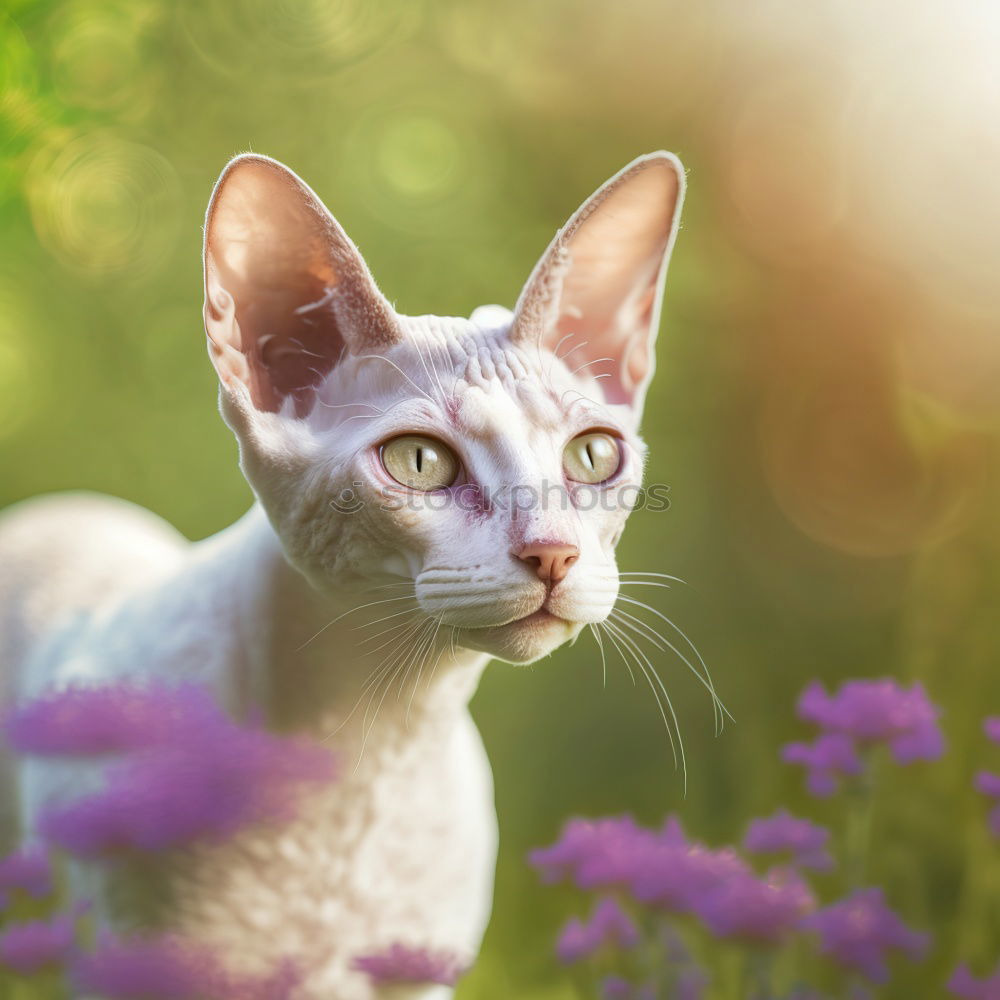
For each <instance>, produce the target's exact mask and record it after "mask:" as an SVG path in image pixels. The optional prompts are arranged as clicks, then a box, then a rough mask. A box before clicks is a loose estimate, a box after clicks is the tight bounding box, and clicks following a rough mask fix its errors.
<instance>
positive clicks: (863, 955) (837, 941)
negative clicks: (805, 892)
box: [804, 889, 929, 983]
mask: <svg viewBox="0 0 1000 1000" xmlns="http://www.w3.org/2000/svg"><path fill="white" fill-rule="evenodd" d="M804 926H805V927H807V928H809V929H811V930H814V931H815V932H816V933H817V935H818V936H819V939H820V950H821V951H822V952H823V953H824V954H826V955H832V956H833V957H834V958H835V959H836V960H837V961H838V962H839V963H840V964H841V965H842V966H844V967H845V968H847V969H853V970H854V971H855V972H858V973H860V974H861V975H863V976H865V977H866V978H867V979H870V980H871V981H872V982H873V983H882V982H885V980H886V979H888V978H889V969H888V966H887V965H886V961H885V956H886V954H887V953H888V952H890V951H901V952H904V953H905V954H907V955H909V956H910V957H911V958H921V957H922V956H923V954H924V953H925V951H926V950H927V946H928V943H929V939H928V937H927V935H926V934H919V933H917V932H915V931H912V930H910V928H909V927H907V926H906V924H904V923H903V921H902V920H900V919H899V917H898V916H896V914H895V913H893V911H892V910H890V909H889V907H888V906H887V905H886V902H885V896H884V894H883V893H882V890H881V889H859V890H857V891H856V892H854V893H852V894H851V895H850V896H848V897H847V898H846V899H843V900H841V901H840V902H837V903H834V904H832V905H831V906H828V907H826V908H825V909H822V910H819V911H818V912H817V913H814V914H813V915H812V916H811V917H809V918H808V919H807V920H806V921H805V922H804Z"/></svg>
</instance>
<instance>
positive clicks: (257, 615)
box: [213, 505, 489, 742]
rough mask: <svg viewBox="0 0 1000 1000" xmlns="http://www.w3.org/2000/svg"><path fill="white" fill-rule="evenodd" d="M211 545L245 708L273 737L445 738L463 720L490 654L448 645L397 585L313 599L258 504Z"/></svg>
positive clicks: (444, 630) (446, 634)
mask: <svg viewBox="0 0 1000 1000" xmlns="http://www.w3.org/2000/svg"><path fill="white" fill-rule="evenodd" d="M217 539H218V541H217V543H216V545H218V546H220V547H221V548H222V549H223V552H221V553H219V552H216V553H214V554H213V558H218V556H219V555H221V556H222V558H223V559H226V560H228V563H229V565H228V573H227V575H228V576H229V583H230V586H231V587H232V589H233V591H234V593H233V597H234V600H235V602H236V609H235V611H236V615H237V620H238V633H239V639H238V645H239V649H238V651H237V653H236V659H237V661H238V667H237V670H238V672H239V678H238V681H237V688H238V690H239V694H238V698H239V700H240V701H241V702H243V704H244V706H245V707H246V708H248V709H250V710H255V709H258V710H262V711H263V713H264V715H265V717H266V718H267V719H268V720H269V721H270V723H271V724H272V725H274V726H275V727H277V728H280V729H286V730H296V731H301V732H308V733H311V734H314V735H321V736H326V735H328V734H329V733H331V732H333V731H334V730H336V731H337V733H338V734H339V741H340V742H356V741H357V739H358V738H361V739H365V738H367V739H372V738H375V739H377V738H379V736H380V735H391V736H392V737H393V738H396V739H405V738H406V736H405V734H410V735H412V736H416V735H419V734H421V733H427V732H433V731H441V732H446V731H447V730H448V729H449V728H450V727H451V726H452V725H453V724H454V722H455V721H457V720H458V719H459V718H460V717H461V716H462V713H463V712H464V710H465V707H466V705H467V704H468V702H469V700H470V698H471V697H472V695H473V694H474V693H475V690H476V687H477V685H478V683H479V678H480V676H481V674H482V670H483V668H484V667H485V665H486V663H487V662H488V659H489V657H488V656H486V655H485V654H483V653H478V652H474V651H471V650H467V649H462V648H460V647H456V646H454V645H453V641H452V640H453V636H452V632H451V629H450V628H449V627H447V626H442V627H440V628H438V627H437V625H436V623H435V622H433V621H432V620H430V619H428V618H427V617H426V616H424V615H423V614H421V613H419V612H418V611H417V608H416V602H415V601H414V600H412V599H411V598H408V597H406V596H404V595H407V593H408V591H407V589H406V587H405V586H400V587H396V586H392V587H379V588H378V589H376V588H375V587H372V588H365V587H364V586H361V587H358V588H350V589H348V588H344V589H342V590H339V591H338V590H334V591H332V592H329V593H323V594H321V593H319V592H318V591H317V590H316V589H315V588H314V587H312V586H311V584H310V583H309V582H308V581H307V580H306V579H305V578H304V577H303V576H302V574H301V573H299V572H298V570H296V569H295V568H293V567H292V566H291V565H289V563H288V561H287V559H286V557H285V555H284V552H283V551H282V548H281V544H280V542H279V540H278V537H277V535H276V534H275V532H274V529H273V528H272V526H271V524H270V522H269V521H268V519H267V517H266V515H265V514H264V512H263V510H262V509H261V508H260V507H259V505H258V506H255V507H254V508H252V509H251V510H250V511H249V512H248V513H247V514H246V515H245V516H244V517H243V518H242V519H241V520H240V521H238V522H237V523H236V524H234V525H233V526H232V527H231V528H229V529H227V530H226V531H225V532H223V533H222V535H220V536H217ZM213 548H215V545H213ZM376 602H379V603H376ZM366 730H367V731H368V732H367V736H366Z"/></svg>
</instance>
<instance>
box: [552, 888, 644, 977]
mask: <svg viewBox="0 0 1000 1000" xmlns="http://www.w3.org/2000/svg"><path fill="white" fill-rule="evenodd" d="M638 943H639V929H638V928H637V927H636V926H635V924H634V923H633V922H632V918H631V917H629V915H628V914H627V913H626V912H625V911H624V910H623V909H622V908H621V906H619V904H618V903H617V902H616V901H615V900H614V899H611V898H610V897H604V898H603V899H599V900H598V901H597V904H596V905H595V906H594V911H593V913H592V914H591V917H590V920H589V921H588V922H586V923H585V922H583V921H580V920H576V919H574V920H571V921H570V922H569V923H568V924H566V926H565V927H564V928H563V930H562V933H561V934H560V935H559V942H558V944H557V945H556V954H557V955H558V956H559V961H560V962H564V963H565V964H567V965H570V964H572V963H573V962H579V961H581V960H582V959H584V958H589V957H590V956H591V955H593V954H594V953H595V952H597V951H600V949H601V948H603V947H604V946H605V945H615V946H617V947H619V948H623V949H628V948H634V947H635V946H636V945H637V944H638Z"/></svg>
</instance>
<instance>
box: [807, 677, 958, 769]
mask: <svg viewBox="0 0 1000 1000" xmlns="http://www.w3.org/2000/svg"><path fill="white" fill-rule="evenodd" d="M798 714H799V717H800V718H802V719H805V720H806V721H807V722H813V723H815V724H816V725H818V726H819V727H820V728H821V729H824V730H826V731H827V732H834V733H841V734H843V735H845V736H848V737H850V738H851V739H852V740H854V741H856V742H857V743H859V744H862V745H871V744H875V743H885V744H887V745H888V746H889V748H890V749H891V750H892V753H893V756H895V758H896V760H897V761H898V762H899V763H900V764H907V763H909V762H910V761H914V760H934V759H936V758H937V757H940V756H941V754H942V753H943V752H944V738H943V737H942V735H941V729H940V727H939V726H938V723H937V717H938V715H939V710H938V708H937V707H936V706H935V705H934V704H933V703H932V702H931V700H930V699H929V698H928V697H927V693H926V692H925V691H924V688H923V685H922V684H914V685H913V686H912V687H911V688H910V689H909V690H907V689H906V688H904V687H902V686H901V685H900V684H898V683H897V682H896V681H894V680H891V679H889V678H883V679H880V680H856V681H847V682H846V683H845V684H843V685H842V686H841V688H840V690H839V691H838V692H837V693H836V694H834V695H829V694H827V692H826V689H825V688H824V687H823V685H822V684H820V683H819V682H818V681H814V682H813V683H812V684H810V685H809V687H807V688H806V689H805V691H803V693H802V696H801V697H800V698H799V703H798Z"/></svg>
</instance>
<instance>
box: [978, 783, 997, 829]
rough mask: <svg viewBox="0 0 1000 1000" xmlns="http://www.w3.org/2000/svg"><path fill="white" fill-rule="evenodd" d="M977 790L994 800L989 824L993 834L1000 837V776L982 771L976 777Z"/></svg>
mask: <svg viewBox="0 0 1000 1000" xmlns="http://www.w3.org/2000/svg"><path fill="white" fill-rule="evenodd" d="M976 788H978V789H979V791H981V792H982V793H983V795H986V796H987V797H989V798H991V799H993V808H992V809H991V810H990V819H989V824H990V829H991V830H992V831H993V834H994V835H995V836H997V837H1000V775H998V774H991V773H990V772H989V771H980V772H979V774H977V775H976Z"/></svg>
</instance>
